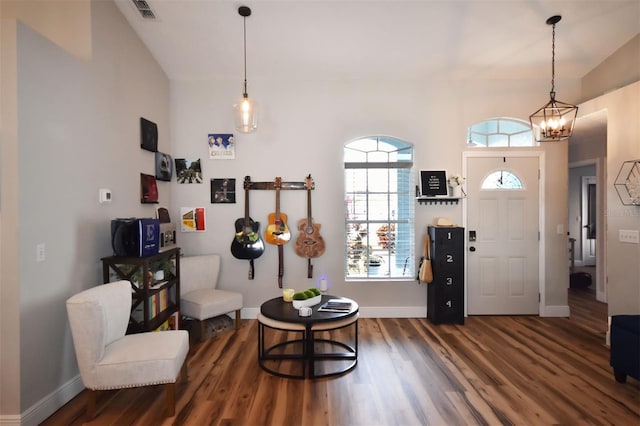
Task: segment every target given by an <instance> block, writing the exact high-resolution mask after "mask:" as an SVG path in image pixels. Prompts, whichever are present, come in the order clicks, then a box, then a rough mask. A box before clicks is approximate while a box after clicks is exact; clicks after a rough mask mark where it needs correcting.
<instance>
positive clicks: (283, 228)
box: [264, 177, 291, 288]
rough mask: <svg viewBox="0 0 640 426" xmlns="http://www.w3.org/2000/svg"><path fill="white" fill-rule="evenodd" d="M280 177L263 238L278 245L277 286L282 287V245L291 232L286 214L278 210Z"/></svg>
mask: <svg viewBox="0 0 640 426" xmlns="http://www.w3.org/2000/svg"><path fill="white" fill-rule="evenodd" d="M281 186H282V179H281V178H279V177H277V178H276V180H275V184H274V189H275V190H276V211H275V213H270V214H269V224H268V225H267V229H266V230H265V231H264V239H265V240H266V241H267V242H268V243H269V244H274V245H277V246H278V287H280V288H282V277H283V276H284V251H283V250H282V246H283V245H284V244H286V243H288V242H289V240H290V239H291V232H289V227H288V226H287V215H286V214H284V213H282V212H281V211H280V188H281Z"/></svg>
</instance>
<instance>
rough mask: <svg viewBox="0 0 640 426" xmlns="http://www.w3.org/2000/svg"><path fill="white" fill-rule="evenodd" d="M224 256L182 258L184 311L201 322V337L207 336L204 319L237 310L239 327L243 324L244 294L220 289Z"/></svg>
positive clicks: (237, 326)
mask: <svg viewBox="0 0 640 426" xmlns="http://www.w3.org/2000/svg"><path fill="white" fill-rule="evenodd" d="M219 273H220V255H218V254H204V255H198V256H185V257H182V258H181V259H180V313H181V314H182V315H186V316H188V317H191V318H194V319H197V320H198V321H200V339H202V338H203V337H204V335H205V323H204V321H205V320H206V319H209V318H213V317H216V316H218V315H223V314H226V313H229V312H233V311H235V312H236V330H237V329H238V328H239V327H240V310H241V309H242V293H238V292H235V291H227V290H219V289H217V288H216V287H217V285H218V274H219Z"/></svg>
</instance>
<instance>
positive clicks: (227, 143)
mask: <svg viewBox="0 0 640 426" xmlns="http://www.w3.org/2000/svg"><path fill="white" fill-rule="evenodd" d="M234 158H236V144H235V139H234V137H233V134H230V133H209V159H210V160H233V159H234Z"/></svg>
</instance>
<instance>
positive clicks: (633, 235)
mask: <svg viewBox="0 0 640 426" xmlns="http://www.w3.org/2000/svg"><path fill="white" fill-rule="evenodd" d="M618 241H620V242H621V243H630V244H640V232H638V231H635V230H631V229H620V230H618Z"/></svg>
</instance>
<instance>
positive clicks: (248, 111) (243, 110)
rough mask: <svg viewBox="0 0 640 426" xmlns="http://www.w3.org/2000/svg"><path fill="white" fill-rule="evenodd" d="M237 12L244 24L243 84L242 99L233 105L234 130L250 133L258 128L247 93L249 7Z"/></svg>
mask: <svg viewBox="0 0 640 426" xmlns="http://www.w3.org/2000/svg"><path fill="white" fill-rule="evenodd" d="M238 14H240V16H242V19H243V25H244V86H243V90H242V99H240V100H239V101H238V102H237V103H236V104H235V105H234V106H233V112H234V118H235V124H236V130H237V131H239V132H240V133H251V132H254V131H255V130H256V129H257V128H258V105H257V103H256V101H254V100H253V99H250V98H249V95H248V93H247V16H251V9H250V8H248V7H247V6H240V7H239V8H238Z"/></svg>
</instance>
